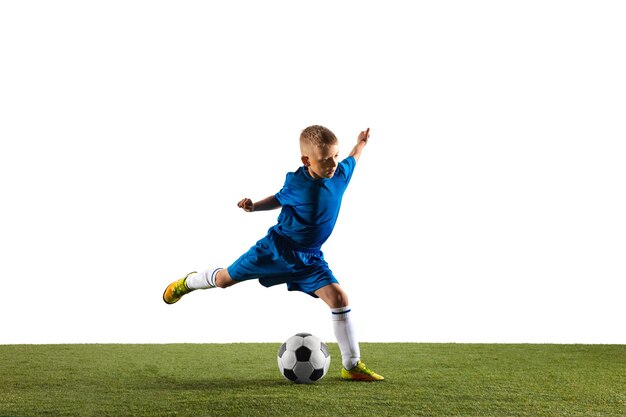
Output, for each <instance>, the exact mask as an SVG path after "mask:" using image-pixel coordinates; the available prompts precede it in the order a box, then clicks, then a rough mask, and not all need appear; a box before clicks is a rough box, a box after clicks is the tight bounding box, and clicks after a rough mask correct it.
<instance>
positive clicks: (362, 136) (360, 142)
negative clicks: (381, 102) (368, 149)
mask: <svg viewBox="0 0 626 417" xmlns="http://www.w3.org/2000/svg"><path fill="white" fill-rule="evenodd" d="M369 137H370V128H369V127H368V128H367V130H365V131H363V132H361V133H359V137H358V138H357V139H356V145H355V146H354V148H352V152H350V155H349V156H353V157H354V160H355V161H357V162H359V158H360V157H361V151H363V148H365V145H367V141H368V139H369Z"/></svg>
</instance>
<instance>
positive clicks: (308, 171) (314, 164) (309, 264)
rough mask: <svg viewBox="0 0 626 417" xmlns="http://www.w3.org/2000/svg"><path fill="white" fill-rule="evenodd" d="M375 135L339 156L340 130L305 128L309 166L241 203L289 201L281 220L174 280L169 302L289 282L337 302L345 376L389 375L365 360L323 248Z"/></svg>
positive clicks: (263, 205) (363, 136)
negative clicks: (241, 249)
mask: <svg viewBox="0 0 626 417" xmlns="http://www.w3.org/2000/svg"><path fill="white" fill-rule="evenodd" d="M368 139H369V129H367V130H366V131H363V132H361V133H359V136H358V138H357V144H356V145H355V146H354V148H353V149H352V151H351V152H350V155H349V156H348V157H347V158H346V159H344V160H343V161H341V162H339V161H338V159H337V158H338V156H339V152H338V149H339V148H338V146H339V142H338V140H337V137H336V136H335V135H334V133H333V132H331V131H330V130H329V129H327V128H325V127H323V126H310V127H307V128H306V129H304V130H303V131H302V133H301V135H300V150H301V152H302V157H301V160H302V163H303V166H301V167H300V168H299V169H298V170H297V171H296V172H291V173H289V174H287V178H286V180H285V184H284V185H283V188H282V189H281V190H280V191H279V192H278V193H277V194H275V195H272V196H269V197H267V198H264V199H263V200H260V201H257V202H255V203H253V202H252V200H250V199H249V198H244V199H243V200H241V201H240V202H239V203H238V204H237V206H238V207H240V208H242V209H243V210H245V211H247V212H252V211H263V210H272V209H277V208H279V207H282V210H281V212H280V215H279V216H278V223H277V224H276V225H274V226H273V227H271V228H270V229H269V230H268V233H267V236H265V237H264V238H263V239H261V240H259V241H258V242H257V243H256V245H255V246H253V247H252V248H250V250H249V251H248V252H246V253H245V254H244V255H242V256H241V257H240V258H239V259H238V260H236V261H235V262H234V263H233V264H232V265H231V266H229V267H228V268H226V269H223V268H210V269H207V270H206V271H204V272H201V273H196V272H191V273H189V274H188V275H187V276H186V277H184V278H181V279H179V280H178V281H175V282H173V283H171V284H170V285H169V286H168V287H167V288H166V289H165V292H164V293H163V301H165V302H166V303H167V304H174V303H175V302H177V301H178V300H180V298H181V297H182V296H183V295H185V294H188V293H189V292H191V291H193V290H198V289H208V288H215V287H220V288H227V287H230V286H231V285H234V284H236V283H238V282H241V281H246V280H250V279H258V280H259V282H260V283H261V284H262V285H264V286H266V287H270V286H273V285H277V284H287V289H288V290H289V291H302V292H305V293H307V294H309V295H311V296H313V297H315V298H321V299H322V300H323V301H324V302H325V303H326V304H328V306H329V307H330V309H331V312H332V319H333V328H334V331H335V336H336V337H337V341H338V344H339V349H340V350H341V358H342V363H343V368H342V370H341V377H342V379H345V380H354V381H381V380H383V379H384V378H383V377H382V376H381V375H378V374H377V373H375V372H373V371H371V370H370V369H368V368H367V367H366V366H365V364H364V363H363V362H361V360H360V359H361V358H360V351H359V344H358V342H357V340H356V337H355V332H354V329H353V324H352V316H351V312H350V307H349V305H348V296H347V295H346V293H345V292H344V291H343V290H342V288H341V287H340V286H339V282H338V281H337V279H336V278H335V277H334V275H333V273H332V272H331V270H330V269H329V268H328V264H327V263H326V261H325V260H324V254H323V253H322V251H321V247H322V244H323V243H324V242H325V241H326V239H328V237H329V236H330V234H331V233H332V231H333V228H334V226H335V222H336V221H337V216H338V215H339V208H340V207H341V199H342V197H343V193H344V191H345V190H346V187H347V186H348V183H349V182H350V178H351V177H352V173H353V172H354V168H355V166H356V163H357V161H358V160H359V157H360V156H361V152H362V151H363V148H364V147H365V145H367V141H368Z"/></svg>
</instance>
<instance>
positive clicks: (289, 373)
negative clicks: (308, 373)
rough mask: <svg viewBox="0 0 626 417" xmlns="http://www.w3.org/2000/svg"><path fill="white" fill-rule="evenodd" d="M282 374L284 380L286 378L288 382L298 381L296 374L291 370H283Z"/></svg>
mask: <svg viewBox="0 0 626 417" xmlns="http://www.w3.org/2000/svg"><path fill="white" fill-rule="evenodd" d="M283 374H284V375H285V378H287V379H288V380H290V381H295V380H296V379H298V377H297V376H296V374H295V373H294V372H293V371H292V370H291V369H285V370H284V371H283Z"/></svg>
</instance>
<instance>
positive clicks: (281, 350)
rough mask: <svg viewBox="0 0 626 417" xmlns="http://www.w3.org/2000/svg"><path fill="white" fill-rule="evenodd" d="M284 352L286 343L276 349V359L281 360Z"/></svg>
mask: <svg viewBox="0 0 626 417" xmlns="http://www.w3.org/2000/svg"><path fill="white" fill-rule="evenodd" d="M286 350H287V343H283V345H282V346H281V347H280V349H278V357H279V358H282V357H283V353H285V351H286Z"/></svg>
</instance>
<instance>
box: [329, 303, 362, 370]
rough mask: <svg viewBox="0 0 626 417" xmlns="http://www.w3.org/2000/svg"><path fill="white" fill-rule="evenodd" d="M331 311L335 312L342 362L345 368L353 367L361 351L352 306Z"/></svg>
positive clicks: (334, 326)
mask: <svg viewBox="0 0 626 417" xmlns="http://www.w3.org/2000/svg"><path fill="white" fill-rule="evenodd" d="M330 311H331V312H332V314H333V329H334V330H335V337H336V338H337V343H338V344H339V350H340V351H341V362H342V363H343V366H344V368H346V369H352V368H354V367H355V366H356V364H357V363H358V362H359V359H361V352H360V350H359V342H358V341H357V340H356V335H355V331H354V325H353V324H352V319H351V313H350V311H351V310H350V307H347V306H346V307H339V308H331V309H330Z"/></svg>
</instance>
